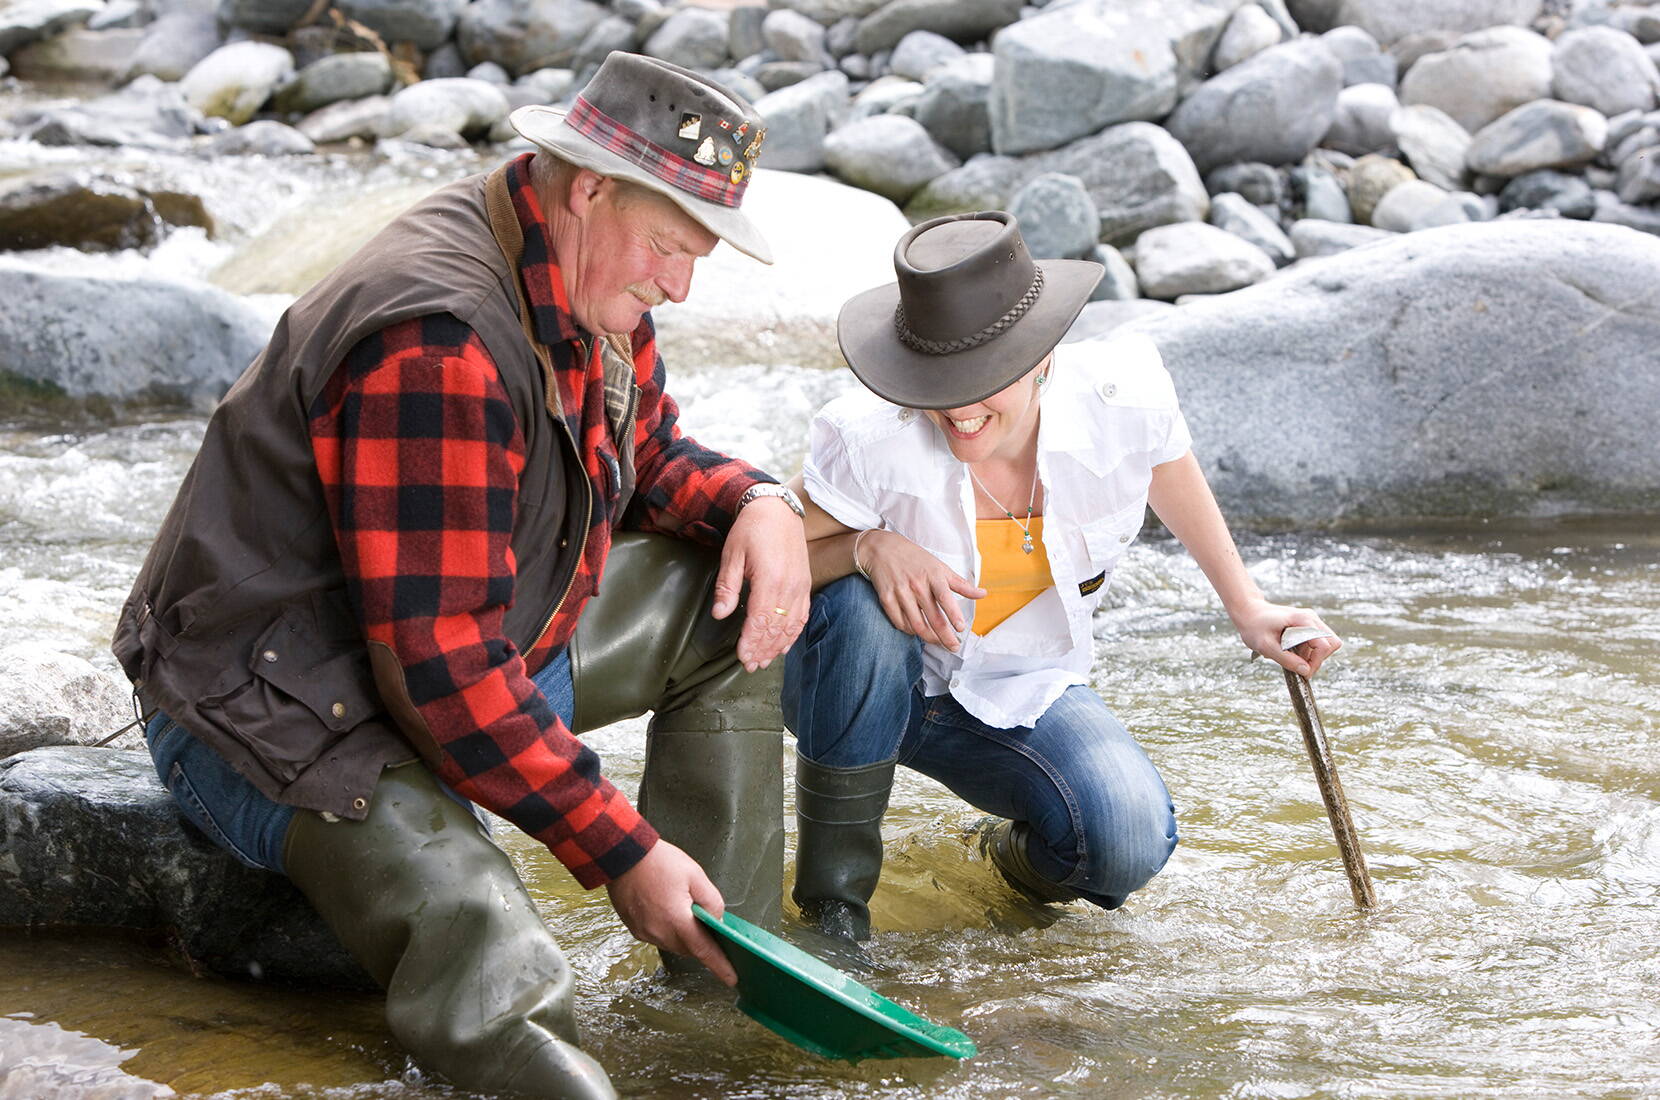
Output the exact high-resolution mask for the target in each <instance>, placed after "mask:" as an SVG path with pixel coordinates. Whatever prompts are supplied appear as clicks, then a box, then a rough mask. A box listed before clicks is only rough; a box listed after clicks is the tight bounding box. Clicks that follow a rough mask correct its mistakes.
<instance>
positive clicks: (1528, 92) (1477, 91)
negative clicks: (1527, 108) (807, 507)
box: [1400, 27, 1551, 133]
mask: <svg viewBox="0 0 1660 1100" xmlns="http://www.w3.org/2000/svg"><path fill="white" fill-rule="evenodd" d="M1550 89H1551V44H1550V41H1549V40H1548V39H1546V38H1545V37H1544V36H1543V35H1538V34H1534V33H1533V32H1532V31H1529V30H1523V29H1522V28H1520V27H1493V28H1492V29H1490V30H1485V31H1477V32H1476V33H1474V34H1467V35H1465V36H1464V37H1463V38H1460V39H1459V40H1458V42H1457V44H1455V45H1454V46H1453V47H1452V48H1451V49H1448V50H1443V51H1441V52H1439V53H1431V54H1426V55H1425V56H1423V57H1421V58H1419V59H1418V62H1417V64H1415V65H1413V66H1412V68H1410V69H1408V70H1407V72H1406V75H1405V76H1404V77H1402V78H1401V87H1400V97H1401V102H1402V103H1403V104H1407V105H1411V104H1414V103H1427V104H1428V105H1429V106H1431V107H1438V108H1440V109H1441V110H1442V111H1445V112H1446V113H1447V114H1448V115H1449V116H1450V117H1451V118H1452V119H1453V121H1455V122H1457V123H1458V124H1459V125H1460V126H1462V127H1464V129H1466V130H1468V131H1470V132H1471V133H1475V132H1476V131H1477V130H1479V129H1481V128H1482V127H1483V126H1485V125H1487V124H1488V123H1489V122H1492V121H1493V120H1494V119H1496V118H1498V117H1499V116H1500V115H1502V114H1504V113H1505V112H1506V111H1512V110H1515V109H1516V108H1517V107H1520V106H1521V105H1522V104H1524V103H1531V102H1532V101H1534V100H1535V99H1545V98H1547V97H1549V95H1550Z"/></svg>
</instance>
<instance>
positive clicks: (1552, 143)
mask: <svg viewBox="0 0 1660 1100" xmlns="http://www.w3.org/2000/svg"><path fill="white" fill-rule="evenodd" d="M1607 140H1608V120H1607V119H1605V118H1603V117H1602V116H1601V115H1599V114H1598V113H1597V112H1595V111H1593V110H1592V109H1591V108H1589V107H1581V106H1579V105H1577V104H1573V103H1559V102H1557V101H1556V100H1554V99H1540V100H1535V101H1534V102H1532V103H1528V104H1525V105H1523V106H1521V107H1517V108H1516V109H1515V110H1514V111H1511V112H1509V113H1508V114H1506V115H1504V116H1503V117H1501V118H1498V119H1496V120H1494V121H1493V122H1492V123H1490V124H1489V125H1487V126H1485V127H1483V128H1482V129H1481V130H1480V131H1479V132H1478V133H1477V134H1476V136H1475V138H1474V139H1473V140H1472V141H1471V142H1470V151H1469V153H1468V154H1467V155H1466V158H1465V160H1466V163H1467V164H1468V165H1469V167H1470V171H1472V172H1479V173H1481V174H1482V175H1486V176H1500V177H1503V178H1506V179H1508V178H1509V177H1511V176H1520V175H1522V174H1524V173H1527V172H1532V171H1536V170H1537V169H1540V168H1573V167H1577V166H1579V165H1582V164H1586V163H1588V162H1589V161H1590V160H1591V159H1592V158H1594V157H1595V156H1596V155H1597V154H1598V153H1600V152H1602V148H1603V145H1604V144H1606V142H1607Z"/></svg>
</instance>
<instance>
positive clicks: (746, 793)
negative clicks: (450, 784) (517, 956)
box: [570, 534, 784, 971]
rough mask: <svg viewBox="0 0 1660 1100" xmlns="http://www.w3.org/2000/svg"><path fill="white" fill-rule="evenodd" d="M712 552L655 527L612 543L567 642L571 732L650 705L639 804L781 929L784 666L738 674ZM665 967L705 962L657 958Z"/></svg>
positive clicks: (740, 905)
mask: <svg viewBox="0 0 1660 1100" xmlns="http://www.w3.org/2000/svg"><path fill="white" fill-rule="evenodd" d="M719 562H720V559H719V555H718V554H717V553H716V552H715V551H714V550H711V549H709V548H706V547H701V546H697V545H695V544H692V543H688V542H685V541H684V540H681V539H671V538H667V537H664V536H661V535H638V534H625V535H619V536H617V538H616V540H615V541H614V542H613V543H612V546H611V553H610V556H609V558H608V559H607V561H606V566H605V577H604V581H603V582H602V585H601V591H600V594H599V595H598V596H596V597H595V598H594V599H593V600H591V601H589V603H588V606H587V607H586V608H584V609H583V612H582V620H581V622H580V623H579V624H578V626H577V631H576V636H575V637H574V638H573V639H572V640H571V648H570V654H571V678H572V681H573V683H574V686H575V693H576V715H575V718H576V730H577V732H579V733H580V732H583V731H586V730H590V729H596V728H598V727H600V726H605V725H609V724H610V723H612V722H617V721H621V720H622V719H625V718H632V717H635V716H637V715H640V714H644V713H645V712H646V711H648V710H650V711H653V712H654V713H653V715H652V719H651V724H650V726H649V727H648V729H647V734H646V764H645V774H644V775H643V776H642V778H641V780H640V795H639V799H638V806H639V809H640V812H641V813H642V814H644V815H645V817H646V819H647V820H648V821H650V822H651V824H652V825H653V826H654V827H655V828H656V829H657V831H658V832H659V833H660V834H661V835H662V836H663V837H664V839H666V840H668V841H669V842H670V843H671V844H674V845H675V846H677V847H679V848H681V849H683V850H684V851H685V852H686V853H687V854H688V855H690V856H691V857H692V858H693V859H695V860H697V862H698V863H699V864H700V865H701V866H702V867H703V870H704V873H706V874H707V875H708V876H709V878H710V880H711V881H712V882H713V883H714V884H715V887H716V889H718V890H719V891H720V892H721V897H722V899H723V900H724V901H725V902H726V908H727V911H729V912H732V913H736V914H737V915H738V916H741V917H743V918H744V919H745V920H748V921H751V922H752V923H754V924H758V925H761V926H762V927H764V928H776V927H778V921H779V916H780V910H781V907H782V906H781V902H782V892H783V880H784V778H783V762H782V752H783V738H784V724H783V719H782V717H781V715H780V714H779V711H778V690H779V687H780V683H781V679H782V676H783V664H784V662H783V660H782V658H780V659H779V660H776V661H774V662H773V664H772V667H771V668H770V669H763V670H760V671H757V672H755V673H746V672H745V671H744V667H743V665H742V664H740V663H739V662H738V658H737V654H736V652H735V651H734V648H733V647H734V646H735V645H736V644H737V640H738V632H739V629H740V628H741V627H742V625H743V618H744V610H743V608H742V607H740V608H738V609H737V610H736V611H734V612H733V613H732V614H731V615H729V616H728V617H727V618H725V619H721V620H717V619H714V618H712V617H711V616H710V614H709V608H710V606H711V605H712V604H713V602H714V584H715V575H716V570H717V568H718V566H719ZM664 962H665V964H666V965H668V966H669V968H670V969H671V970H676V971H686V970H695V969H700V968H701V966H700V964H698V963H696V962H694V961H692V960H690V959H682V958H680V957H679V956H673V955H668V954H665V955H664Z"/></svg>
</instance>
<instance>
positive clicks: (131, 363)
mask: <svg viewBox="0 0 1660 1100" xmlns="http://www.w3.org/2000/svg"><path fill="white" fill-rule="evenodd" d="M0 301H4V302H6V303H7V308H6V309H4V310H0V375H4V376H7V377H9V378H10V379H11V381H12V384H13V385H14V387H17V388H18V389H20V390H22V391H24V392H28V391H35V392H38V393H40V394H41V395H42V396H43V397H47V398H51V397H59V396H61V397H67V398H70V399H71V400H76V401H86V400H92V401H98V402H109V403H115V404H127V403H139V402H143V403H150V404H165V405H173V406H193V407H198V408H205V407H207V406H209V405H211V404H212V403H213V402H214V401H216V400H218V399H219V397H220V396H222V395H223V394H224V392H225V390H227V389H229V388H230V384H231V383H232V382H233V381H235V380H236V378H237V376H238V375H240V374H241V373H242V371H243V370H244V369H245V368H246V367H247V365H248V364H249V363H250V362H252V361H253V358H254V356H255V355H257V354H258V353H259V351H260V349H261V348H262V347H264V345H265V340H266V338H267V337H269V336H270V325H269V323H268V322H267V321H266V319H265V318H264V317H263V316H262V315H260V314H259V313H258V312H256V311H255V310H254V309H253V307H251V306H249V305H247V304H246V303H245V302H243V301H241V300H240V299H238V298H235V297H232V296H231V295H229V294H226V293H225V292H224V291H222V290H219V289H217V288H216V287H211V286H208V285H207V284H205V283H193V282H186V281H183V280H178V279H161V278H150V277H146V276H89V275H60V274H57V273H55V272H51V271H47V270H44V269H41V268H38V267H35V266H33V265H30V264H25V263H21V262H19V261H16V260H5V259H0Z"/></svg>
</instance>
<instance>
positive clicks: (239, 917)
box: [0, 746, 375, 1095]
mask: <svg viewBox="0 0 1660 1100" xmlns="http://www.w3.org/2000/svg"><path fill="white" fill-rule="evenodd" d="M78 926H85V927H97V928H126V929H133V930H138V931H144V932H161V933H165V934H167V937H168V939H169V940H170V941H171V942H172V943H174V944H175V945H177V946H178V947H179V948H180V949H181V950H182V951H183V952H184V954H185V955H186V956H187V957H188V958H189V959H190V960H191V961H192V963H194V964H195V965H198V966H201V967H203V968H205V969H207V970H211V971H213V972H215V973H219V974H225V975H231V976H236V977H242V978H248V977H253V978H267V979H272V980H279V981H293V982H303V983H305V984H307V985H312V986H317V985H322V986H334V987H339V988H345V989H360V990H368V989H373V988H375V986H374V983H373V982H372V981H371V980H370V979H369V977H368V975H366V974H365V973H364V972H363V971H362V969H361V968H359V967H358V965H357V964H356V963H355V962H354V961H353V960H352V959H351V957H350V956H349V955H348V954H347V953H346V951H345V949H344V948H342V947H341V946H340V944H339V941H338V940H336V939H335V937H334V934H333V933H332V932H331V931H329V929H328V926H327V925H325V924H324V923H323V921H322V919H321V918H320V917H318V916H317V913H316V911H315V910H313V909H312V908H311V904H310V903H309V902H308V901H306V899H305V897H304V895H302V894H301V893H300V892H299V890H298V889H296V888H295V887H294V885H293V884H292V883H290V882H289V881H288V880H287V879H286V878H284V877H282V876H281V875H274V874H271V873H269V872H267V871H257V870H253V869H251V868H248V867H244V866H243V865H242V864H240V863H238V862H237V861H236V859H235V857H233V856H232V855H231V854H230V853H229V852H226V851H224V850H222V849H220V848H217V847H215V846H214V845H213V843H212V842H211V841H209V840H208V839H207V838H206V837H204V836H202V834H201V833H199V832H197V831H196V830H195V829H194V828H192V827H191V826H190V825H188V824H186V822H185V820H184V818H183V817H182V816H181V815H180V813H179V810H178V806H177V804H176V803H175V802H174V801H173V798H172V796H171V795H169V794H168V793H167V791H166V790H165V789H164V788H163V787H162V785H161V782H160V781H159V780H158V779H157V778H156V773H155V767H154V765H153V764H151V762H150V757H149V754H148V753H146V752H144V751H141V750H121V749H95V748H83V747H79V746H76V747H53V748H39V749H34V750H31V751H29V752H25V753H22V754H20V755H17V756H12V757H10V758H8V759H5V760H0V927H10V928H71V927H78ZM100 1095H102V1093H100ZM122 1095H127V1094H126V1093H122Z"/></svg>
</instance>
